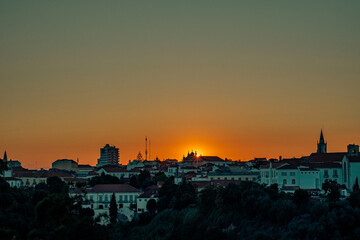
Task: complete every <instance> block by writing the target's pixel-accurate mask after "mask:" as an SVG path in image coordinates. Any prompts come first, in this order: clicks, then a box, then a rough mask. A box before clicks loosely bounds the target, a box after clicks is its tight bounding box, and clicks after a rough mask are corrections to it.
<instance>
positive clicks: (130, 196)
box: [69, 184, 141, 221]
mask: <svg viewBox="0 0 360 240" xmlns="http://www.w3.org/2000/svg"><path fill="white" fill-rule="evenodd" d="M113 194H114V195H115V201H116V204H117V205H118V214H120V215H123V216H126V218H127V220H129V221H130V220H132V218H133V217H134V215H135V212H136V209H137V207H136V203H137V198H138V197H139V195H140V194H141V191H140V190H139V189H137V188H134V187H133V186H130V185H128V184H98V185H95V186H94V187H92V188H87V189H74V190H71V191H70V192H69V195H70V196H72V197H73V196H76V195H81V196H82V197H83V199H84V200H85V202H84V203H83V207H87V208H91V209H93V210H94V213H95V216H94V217H97V216H99V215H101V214H106V215H109V209H110V201H111V198H112V195H113Z"/></svg>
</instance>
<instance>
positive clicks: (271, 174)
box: [260, 131, 360, 195]
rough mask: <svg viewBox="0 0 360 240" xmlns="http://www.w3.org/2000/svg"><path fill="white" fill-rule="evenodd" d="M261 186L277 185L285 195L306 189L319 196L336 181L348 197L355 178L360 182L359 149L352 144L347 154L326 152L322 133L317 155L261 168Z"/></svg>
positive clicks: (271, 163) (283, 160) (284, 160)
mask: <svg viewBox="0 0 360 240" xmlns="http://www.w3.org/2000/svg"><path fill="white" fill-rule="evenodd" d="M260 176H261V180H260V183H262V184H266V185H271V184H278V186H279V189H280V190H282V191H285V192H294V191H295V190H296V189H299V188H301V189H305V190H307V191H309V192H312V193H319V192H321V189H322V184H323V183H324V182H325V181H326V180H332V181H336V182H337V183H338V184H339V185H340V186H341V188H342V191H341V193H342V194H343V195H347V194H348V192H349V191H352V187H353V185H354V184H355V181H356V178H358V179H359V178H360V155H359V146H358V145H355V144H350V145H348V147H347V152H333V153H328V152H327V143H326V142H325V139H324V135H323V132H322V131H321V133H320V139H319V141H318V142H317V151H316V153H312V154H311V155H310V156H307V157H302V158H294V159H282V160H281V161H274V162H269V163H267V164H265V165H262V166H261V167H260Z"/></svg>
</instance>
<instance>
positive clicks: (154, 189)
mask: <svg viewBox="0 0 360 240" xmlns="http://www.w3.org/2000/svg"><path fill="white" fill-rule="evenodd" d="M158 191H159V188H158V186H157V185H152V186H149V187H147V188H146V189H144V193H142V194H141V195H140V196H139V197H138V198H137V212H138V213H144V212H147V203H148V202H149V201H150V200H151V199H153V200H154V201H155V202H158V201H159V194H158Z"/></svg>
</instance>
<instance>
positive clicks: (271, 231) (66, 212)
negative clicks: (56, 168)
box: [0, 173, 360, 240]
mask: <svg viewBox="0 0 360 240" xmlns="http://www.w3.org/2000/svg"><path fill="white" fill-rule="evenodd" d="M157 180H161V181H163V182H164V183H163V186H162V188H161V189H160V192H159V195H160V196H159V197H160V199H159V201H158V203H157V204H154V205H152V206H151V207H150V206H149V207H150V208H151V209H150V210H151V211H149V212H147V213H143V214H140V215H139V216H137V217H136V218H135V219H134V220H133V221H132V222H130V223H121V222H116V223H112V224H109V225H108V226H101V225H99V224H97V223H96V222H95V221H94V219H93V215H94V212H93V210H91V209H82V208H81V199H79V198H78V199H72V198H69V196H68V193H67V186H66V185H65V183H63V182H62V181H61V180H60V179H58V178H56V177H55V178H49V179H48V181H47V184H41V185H38V186H37V187H36V188H35V189H27V190H24V189H16V188H10V187H9V185H8V184H7V183H6V182H5V181H4V180H3V179H2V178H1V179H0V239H131V240H132V239H133V240H135V239H159V240H161V239H179V240H180V239H186V240H190V239H210V240H211V239H359V237H360V192H359V190H358V188H355V189H354V190H355V191H354V192H353V193H352V194H351V196H350V197H349V198H348V199H344V200H339V198H338V197H337V196H338V195H337V193H336V191H335V190H336V188H335V187H333V185H332V183H329V184H328V185H326V186H325V187H327V190H328V196H330V197H329V198H328V199H327V200H326V201H325V200H324V201H315V200H313V199H311V198H310V197H309V195H308V193H307V192H306V191H304V190H297V191H296V192H295V194H293V195H290V194H285V193H283V192H280V193H279V192H278V188H277V186H276V185H272V186H270V187H265V186H263V185H259V184H256V183H253V182H242V183H241V184H239V185H236V184H229V185H228V186H227V187H225V188H222V187H208V188H206V189H204V190H203V191H202V192H201V193H200V194H197V193H196V192H195V189H194V187H193V186H192V184H191V183H188V182H186V181H183V182H182V183H181V184H180V185H175V184H174V182H173V179H172V178H166V177H165V176H164V175H163V174H158V175H157V176H155V177H154V178H151V177H150V175H149V174H147V173H143V174H142V175H139V176H138V177H136V178H134V179H133V180H132V181H131V182H132V184H134V185H135V184H138V186H140V187H146V186H147V185H149V184H153V183H155V182H156V181H157ZM93 181H95V182H92V184H95V183H96V182H101V183H107V182H108V181H110V182H113V181H116V180H114V179H112V178H109V177H106V176H100V177H99V178H98V179H97V180H93ZM332 191H334V192H332Z"/></svg>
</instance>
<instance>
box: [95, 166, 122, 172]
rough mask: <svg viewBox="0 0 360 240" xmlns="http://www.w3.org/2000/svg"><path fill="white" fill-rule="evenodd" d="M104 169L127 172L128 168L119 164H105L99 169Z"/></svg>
mask: <svg viewBox="0 0 360 240" xmlns="http://www.w3.org/2000/svg"><path fill="white" fill-rule="evenodd" d="M101 169H104V170H105V171H106V172H126V169H124V168H121V167H119V166H115V165H114V166H111V165H107V166H104V167H102V168H100V169H99V170H101Z"/></svg>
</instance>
